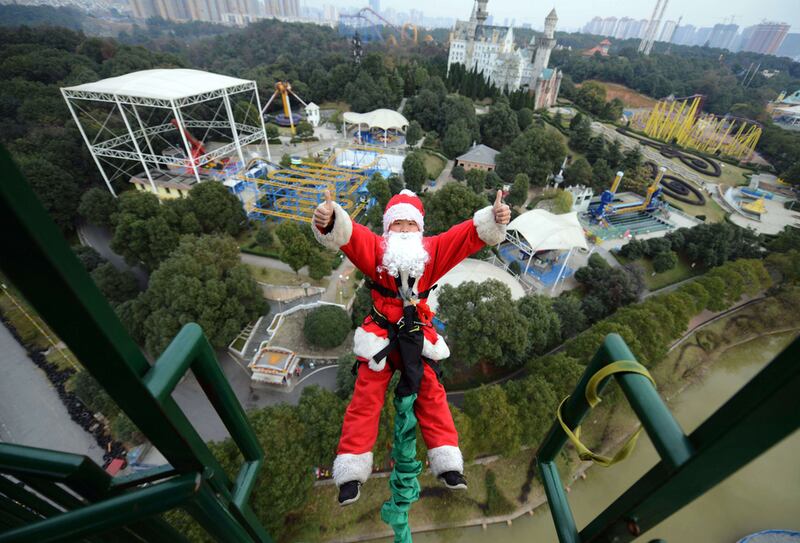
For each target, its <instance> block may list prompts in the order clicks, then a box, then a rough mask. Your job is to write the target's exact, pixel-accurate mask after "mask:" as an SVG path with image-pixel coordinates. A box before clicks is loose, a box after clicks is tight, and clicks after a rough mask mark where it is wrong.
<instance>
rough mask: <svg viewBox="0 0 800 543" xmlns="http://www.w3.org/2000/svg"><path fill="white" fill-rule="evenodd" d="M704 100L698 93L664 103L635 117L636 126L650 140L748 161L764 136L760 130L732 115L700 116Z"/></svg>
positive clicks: (659, 103)
mask: <svg viewBox="0 0 800 543" xmlns="http://www.w3.org/2000/svg"><path fill="white" fill-rule="evenodd" d="M704 98H705V97H704V96H702V95H699V94H696V95H694V96H689V97H687V98H674V99H666V100H661V101H660V102H658V103H657V104H656V105H655V107H654V108H653V109H652V110H651V111H650V112H649V113H644V114H641V115H638V116H636V117H634V119H633V124H634V125H636V126H637V128H639V129H642V130H643V131H644V133H645V134H647V135H648V136H650V137H651V138H654V139H657V140H661V141H665V142H668V143H672V142H674V143H675V144H677V145H678V146H680V147H687V148H691V149H696V150H698V151H702V152H705V153H710V154H717V153H720V154H723V155H727V156H730V157H733V158H736V159H739V160H747V159H749V158H750V156H751V155H752V154H753V150H754V149H755V147H756V144H757V143H758V139H759V138H760V137H761V127H760V126H759V125H758V124H756V123H754V122H752V121H748V120H746V119H742V118H739V117H734V116H731V115H726V116H724V117H717V116H716V115H713V114H711V113H704V114H701V109H702V105H703V99H704ZM645 117H646V119H645Z"/></svg>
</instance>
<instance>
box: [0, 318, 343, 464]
mask: <svg viewBox="0 0 800 543" xmlns="http://www.w3.org/2000/svg"><path fill="white" fill-rule="evenodd" d="M0 373H1V374H2V376H3V377H2V379H0V441H7V442H10V443H16V444H19V445H30V446H32V447H43V448H47V449H55V450H59V451H65V452H71V453H75V454H85V455H87V456H89V457H90V458H92V459H93V460H94V461H95V462H97V463H99V464H100V465H102V464H103V451H102V450H101V449H100V448H99V447H98V446H97V443H96V442H95V440H94V437H93V436H92V435H91V434H89V433H87V432H86V431H85V430H84V429H83V428H81V427H80V426H78V425H77V424H76V423H75V422H73V421H72V419H70V418H69V415H68V414H67V410H66V408H65V407H64V404H63V403H62V402H61V399H60V398H59V397H58V393H57V392H56V390H55V389H54V388H53V387H52V385H51V384H50V381H48V379H47V376H46V375H45V374H44V373H43V372H42V370H40V369H39V368H38V367H37V366H36V365H35V364H34V363H33V361H32V360H31V359H30V358H28V353H27V352H26V351H25V349H23V348H22V346H21V345H20V344H19V343H17V340H16V339H14V336H12V335H11V332H9V331H8V329H7V328H6V327H5V326H0ZM334 378H335V375H334Z"/></svg>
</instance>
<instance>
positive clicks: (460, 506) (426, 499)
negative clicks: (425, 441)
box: [288, 449, 543, 541]
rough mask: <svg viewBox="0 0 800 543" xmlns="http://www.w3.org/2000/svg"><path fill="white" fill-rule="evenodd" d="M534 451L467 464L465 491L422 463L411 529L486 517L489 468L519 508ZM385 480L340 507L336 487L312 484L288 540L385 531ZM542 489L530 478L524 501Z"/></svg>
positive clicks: (373, 482) (371, 482)
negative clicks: (447, 483)
mask: <svg viewBox="0 0 800 543" xmlns="http://www.w3.org/2000/svg"><path fill="white" fill-rule="evenodd" d="M534 453H535V449H528V450H524V451H520V452H519V453H517V454H515V455H512V456H511V457H509V458H504V459H502V460H498V461H495V462H491V463H489V464H487V465H482V464H471V465H470V464H468V465H467V466H466V467H465V473H464V475H465V476H466V478H467V480H468V481H469V489H468V490H467V491H466V492H462V491H459V492H453V491H450V490H447V489H446V488H444V487H443V486H442V485H441V483H439V482H438V481H436V480H434V478H433V477H432V476H431V475H430V473H429V472H428V470H427V469H426V468H424V467H423V473H422V474H421V475H420V477H419V482H420V500H419V501H418V502H416V503H414V504H413V505H412V506H411V512H410V515H409V516H410V519H409V524H410V525H411V527H412V529H413V528H414V527H415V526H418V527H421V526H426V525H431V524H446V523H452V522H459V521H461V522H463V521H466V520H470V519H479V518H484V517H485V516H486V515H487V513H486V512H485V507H486V485H485V480H486V472H487V471H488V470H492V471H493V472H494V473H495V476H496V484H497V487H498V488H499V489H501V492H502V493H503V494H504V495H505V497H506V498H507V499H508V500H509V501H510V502H512V503H513V504H514V505H515V508H516V507H519V506H520V504H519V502H518V500H517V498H518V496H519V495H520V493H521V492H522V487H523V485H524V484H525V482H526V480H527V473H528V466H529V464H530V462H531V459H532V457H533V454H534ZM388 484H389V479H388V478H385V477H381V478H378V477H373V478H372V479H370V480H369V481H367V483H366V484H365V485H364V486H363V487H362V488H361V499H359V501H358V502H356V503H354V504H353V505H350V506H348V507H345V508H342V507H340V506H339V504H338V503H337V502H336V495H337V490H336V486H334V485H326V486H320V487H317V488H315V489H314V491H313V492H312V494H311V498H310V499H309V501H308V503H307V504H306V506H305V507H304V508H303V509H302V510H301V511H300V513H299V515H300V518H302V522H298V523H296V524H295V526H297V530H298V531H297V532H295V533H292V534H291V537H290V538H288V539H289V540H291V541H330V540H333V539H343V538H346V537H354V536H358V535H361V534H378V533H383V532H386V531H387V530H388V531H390V528H389V526H388V525H386V524H384V523H383V521H381V517H380V509H381V506H382V505H383V502H384V501H386V500H387V499H388V498H389V487H388ZM542 493H543V491H542V489H541V485H540V484H539V483H538V481H534V482H533V487H532V490H531V493H530V494H529V500H536V499H537V498H539V497H540V496H541V495H542Z"/></svg>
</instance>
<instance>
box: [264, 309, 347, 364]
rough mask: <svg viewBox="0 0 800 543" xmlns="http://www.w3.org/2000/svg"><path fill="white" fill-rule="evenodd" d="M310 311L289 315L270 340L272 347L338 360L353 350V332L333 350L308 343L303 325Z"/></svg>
mask: <svg viewBox="0 0 800 543" xmlns="http://www.w3.org/2000/svg"><path fill="white" fill-rule="evenodd" d="M307 314H308V311H306V310H303V311H298V312H296V313H292V314H291V315H287V316H286V317H285V318H284V319H283V322H282V323H281V325H280V328H278V330H277V331H276V332H275V335H274V336H272V339H271V340H270V345H275V346H277V347H284V348H286V349H291V350H293V351H294V352H296V353H300V354H302V355H313V356H319V357H325V358H337V357H339V356H342V355H345V354H347V353H349V352H350V351H352V350H353V332H350V333H349V334H348V335H347V337H346V338H345V340H344V341H343V342H342V344H341V345H339V346H338V347H333V348H330V349H328V348H322V347H316V346H314V345H311V344H310V343H308V342H307V341H306V337H305V335H304V333H303V325H304V324H305V321H306V315H307Z"/></svg>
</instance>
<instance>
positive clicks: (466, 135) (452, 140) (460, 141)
mask: <svg viewBox="0 0 800 543" xmlns="http://www.w3.org/2000/svg"><path fill="white" fill-rule="evenodd" d="M471 143H472V135H471V134H470V132H469V130H468V129H467V123H466V121H464V120H463V119H456V120H455V121H454V122H453V123H451V124H450V125H448V126H447V129H446V130H445V133H444V138H443V139H442V150H443V151H444V154H445V155H447V156H448V157H449V158H455V157H457V156H459V155H461V154H463V153H465V152H466V151H467V149H469V146H470V144H471Z"/></svg>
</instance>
